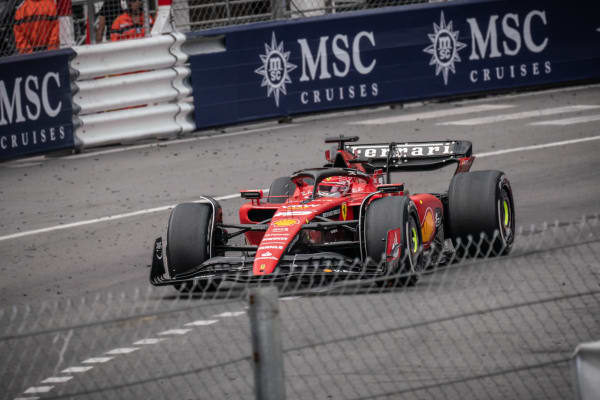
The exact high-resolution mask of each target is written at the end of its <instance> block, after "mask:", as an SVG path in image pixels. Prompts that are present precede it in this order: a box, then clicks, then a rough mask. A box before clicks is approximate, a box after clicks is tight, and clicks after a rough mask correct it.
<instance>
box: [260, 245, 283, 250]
mask: <svg viewBox="0 0 600 400" xmlns="http://www.w3.org/2000/svg"><path fill="white" fill-rule="evenodd" d="M268 249H272V250H283V246H272V245H270V244H269V245H267V246H260V248H259V249H258V251H261V250H268Z"/></svg>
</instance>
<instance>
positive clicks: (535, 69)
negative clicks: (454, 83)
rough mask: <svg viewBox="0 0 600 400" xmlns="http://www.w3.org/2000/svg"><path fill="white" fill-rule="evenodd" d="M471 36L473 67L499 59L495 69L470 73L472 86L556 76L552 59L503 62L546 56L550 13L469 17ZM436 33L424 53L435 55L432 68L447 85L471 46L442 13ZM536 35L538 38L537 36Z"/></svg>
mask: <svg viewBox="0 0 600 400" xmlns="http://www.w3.org/2000/svg"><path fill="white" fill-rule="evenodd" d="M466 25H468V27H469V33H470V38H471V41H470V54H469V58H468V62H469V63H472V64H471V65H481V64H477V62H479V61H485V60H486V59H493V58H497V59H499V60H501V62H500V63H498V62H497V63H495V64H496V65H494V67H493V68H490V67H485V66H483V67H479V68H477V67H475V68H473V69H471V71H470V72H469V80H470V81H471V83H480V82H488V81H493V80H503V79H525V78H528V77H530V76H534V77H535V76H537V75H541V74H550V73H552V64H551V62H550V61H549V60H543V59H542V60H534V61H533V62H528V63H519V64H513V63H510V62H507V63H505V62H503V61H504V59H505V58H506V59H510V57H514V56H517V55H519V54H520V53H521V52H523V51H527V52H528V53H530V54H539V53H542V52H543V51H544V50H545V49H546V47H547V46H548V44H549V39H548V37H546V36H545V35H544V27H545V26H547V25H548V20H547V18H546V11H543V10H531V11H529V12H528V13H527V14H525V17H524V18H523V17H522V15H519V14H515V13H507V14H504V15H495V14H494V15H489V16H488V17H487V19H485V20H483V21H482V20H481V19H480V20H478V19H476V18H466ZM433 31H434V32H433V34H428V37H429V40H431V44H430V45H429V46H427V47H426V48H425V49H423V51H424V52H425V53H428V54H431V60H430V62H429V65H435V75H436V76H437V75H439V74H440V72H441V73H442V76H443V78H444V85H447V84H448V77H449V71H452V73H456V68H455V63H457V62H461V61H462V60H461V58H460V56H459V54H458V52H459V51H460V50H462V49H464V48H465V47H467V45H466V44H465V43H461V42H459V41H458V37H459V31H455V30H454V29H453V24H452V21H450V22H448V23H446V21H445V18H444V13H443V12H442V13H441V17H440V24H439V25H438V24H436V23H434V24H433ZM534 33H535V37H534Z"/></svg>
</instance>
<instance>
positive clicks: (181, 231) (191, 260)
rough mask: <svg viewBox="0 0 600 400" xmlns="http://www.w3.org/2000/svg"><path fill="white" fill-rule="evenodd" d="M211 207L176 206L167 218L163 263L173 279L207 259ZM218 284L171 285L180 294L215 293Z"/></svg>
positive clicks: (199, 205)
mask: <svg viewBox="0 0 600 400" xmlns="http://www.w3.org/2000/svg"><path fill="white" fill-rule="evenodd" d="M212 213H213V211H212V206H211V205H210V204H205V203H182V204H178V205H177V206H176V207H175V208H174V209H173V211H171V216H170V218H169V226H168V228H167V260H168V263H169V272H170V273H171V276H172V277H177V276H178V275H181V274H182V273H184V272H187V271H189V270H190V269H192V268H194V267H197V266H198V265H200V264H202V263H203V262H204V261H206V260H207V259H208V257H209V254H210V252H209V236H208V235H209V232H210V224H211V219H212ZM219 284H220V281H218V280H212V279H211V280H199V281H197V282H196V284H195V285H194V284H193V282H183V283H178V284H175V285H174V286H175V289H177V290H178V291H179V292H182V293H188V292H191V291H195V292H200V291H207V290H215V289H216V288H217V287H218V286H219Z"/></svg>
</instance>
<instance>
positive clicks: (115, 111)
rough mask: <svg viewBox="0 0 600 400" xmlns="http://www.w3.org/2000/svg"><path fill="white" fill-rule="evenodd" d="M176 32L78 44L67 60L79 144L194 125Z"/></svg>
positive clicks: (170, 133) (165, 133)
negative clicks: (72, 55) (73, 56)
mask: <svg viewBox="0 0 600 400" xmlns="http://www.w3.org/2000/svg"><path fill="white" fill-rule="evenodd" d="M185 39H186V38H185V35H183V34H181V33H169V34H163V35H156V36H152V37H149V38H144V39H137V40H127V41H122V42H113V43H104V44H99V45H94V46H79V47H75V48H74V50H75V52H76V53H77V55H76V56H75V58H74V59H73V60H71V63H70V66H71V69H72V70H74V71H73V76H74V77H75V78H74V81H73V92H74V93H73V110H74V114H75V115H74V120H75V124H74V125H75V135H76V137H77V145H78V147H79V148H80V149H81V148H87V147H93V146H103V145H108V144H121V143H131V142H134V141H136V140H142V139H151V138H172V137H177V136H179V135H181V134H183V133H187V132H192V131H194V130H195V129H196V124H195V122H194V120H193V113H194V106H193V103H192V101H191V96H192V88H191V86H190V85H189V84H188V83H187V78H188V77H189V76H190V74H191V71H190V69H189V67H187V66H186V65H185V63H186V62H187V60H188V56H187V55H186V54H185V53H184V52H183V51H182V49H181V46H182V44H183V43H184V41H185Z"/></svg>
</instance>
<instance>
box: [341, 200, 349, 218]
mask: <svg viewBox="0 0 600 400" xmlns="http://www.w3.org/2000/svg"><path fill="white" fill-rule="evenodd" d="M347 217H348V204H347V203H342V220H344V221H345V220H346V218H347Z"/></svg>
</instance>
